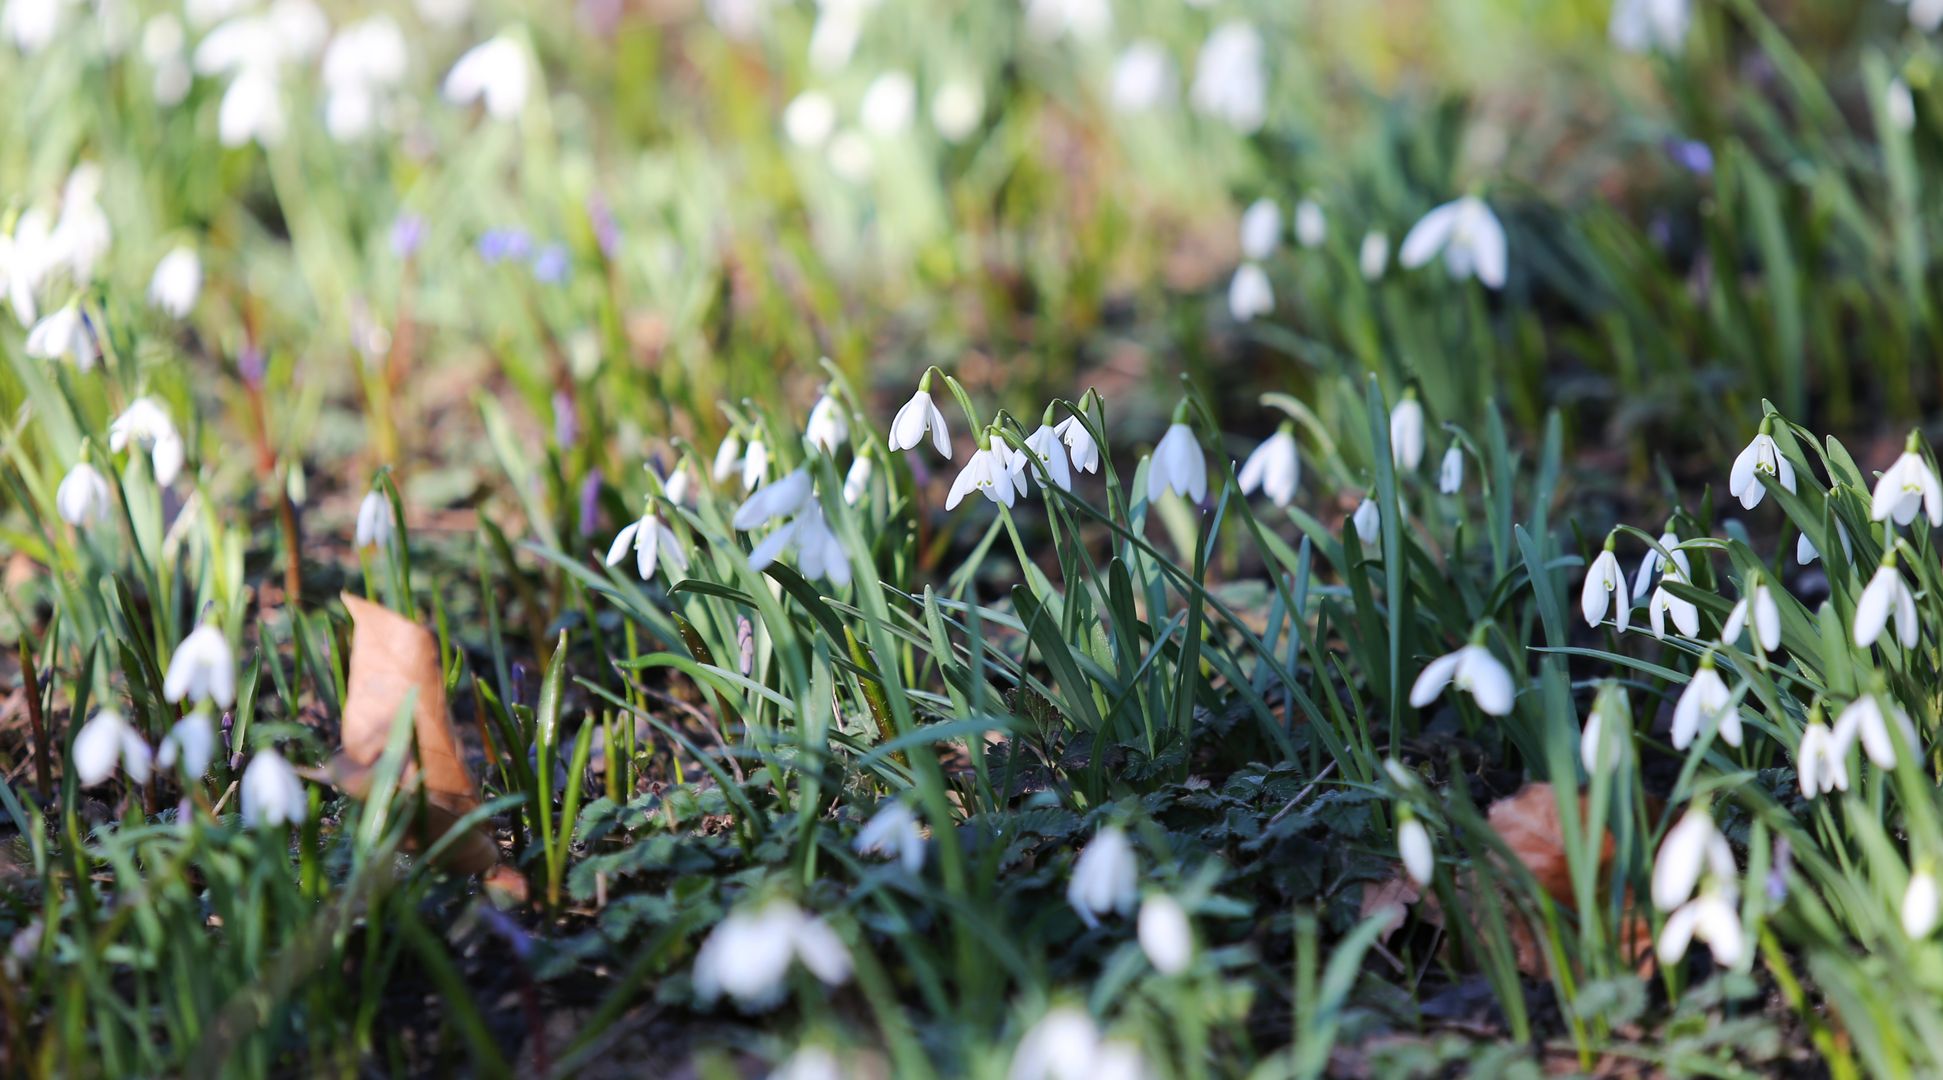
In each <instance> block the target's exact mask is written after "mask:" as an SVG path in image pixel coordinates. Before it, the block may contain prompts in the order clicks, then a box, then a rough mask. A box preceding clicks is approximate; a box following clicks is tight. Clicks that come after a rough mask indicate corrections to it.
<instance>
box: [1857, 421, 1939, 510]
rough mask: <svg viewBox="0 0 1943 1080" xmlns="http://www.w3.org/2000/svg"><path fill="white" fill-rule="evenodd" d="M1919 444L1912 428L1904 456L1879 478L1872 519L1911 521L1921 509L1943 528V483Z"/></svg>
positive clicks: (1870, 504) (1872, 495)
mask: <svg viewBox="0 0 1943 1080" xmlns="http://www.w3.org/2000/svg"><path fill="white" fill-rule="evenodd" d="M1916 447H1917V442H1916V433H1915V432H1910V435H1909V445H1908V447H1907V448H1906V449H1904V450H1903V454H1902V456H1901V457H1899V458H1897V459H1896V460H1895V462H1894V464H1891V465H1890V466H1889V467H1888V468H1887V469H1885V470H1883V473H1882V476H1881V478H1880V479H1878V480H1877V481H1876V487H1875V491H1874V492H1873V493H1872V494H1871V496H1870V499H1869V520H1871V521H1894V522H1895V523H1896V524H1897V525H1908V524H1909V523H1910V522H1912V521H1914V520H1916V513H1917V511H1919V510H1920V511H1922V512H1923V514H1924V516H1925V517H1928V518H1929V522H1930V525H1931V526H1932V527H1934V528H1943V484H1939V483H1938V482H1937V479H1936V474H1935V473H1934V472H1932V471H1930V467H1929V463H1928V462H1926V461H1924V460H1923V457H1922V455H1921V454H1919V453H1917V449H1916Z"/></svg>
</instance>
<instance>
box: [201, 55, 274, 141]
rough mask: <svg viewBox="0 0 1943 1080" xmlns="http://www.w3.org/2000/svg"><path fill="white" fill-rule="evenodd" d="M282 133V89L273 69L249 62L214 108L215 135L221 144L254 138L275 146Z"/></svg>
mask: <svg viewBox="0 0 1943 1080" xmlns="http://www.w3.org/2000/svg"><path fill="white" fill-rule="evenodd" d="M283 132H284V115H283V91H282V89H281V88H280V87H278V85H277V77H276V73H275V70H274V69H273V68H271V67H270V66H269V65H267V64H252V65H251V66H249V67H246V68H244V69H243V70H242V71H240V72H238V73H237V75H236V77H235V78H234V79H232V80H231V81H230V84H229V89H228V90H225V91H224V92H223V100H222V104H221V105H220V106H218V107H217V111H216V134H217V137H218V138H219V139H220V140H221V141H222V144H223V145H224V146H228V147H238V146H244V145H246V144H248V143H250V142H252V141H254V142H256V143H257V144H258V145H260V146H275V145H276V144H277V143H278V142H281V141H282V140H283Z"/></svg>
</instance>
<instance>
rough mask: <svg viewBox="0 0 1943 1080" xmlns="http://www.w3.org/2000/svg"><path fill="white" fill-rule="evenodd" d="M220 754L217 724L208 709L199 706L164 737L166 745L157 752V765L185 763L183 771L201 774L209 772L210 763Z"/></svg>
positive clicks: (170, 767) (163, 742) (165, 765)
mask: <svg viewBox="0 0 1943 1080" xmlns="http://www.w3.org/2000/svg"><path fill="white" fill-rule="evenodd" d="M215 755H216V724H215V721H213V720H211V719H210V718H209V712H208V710H206V709H196V710H195V711H193V712H191V713H190V714H189V715H187V716H185V717H183V718H182V719H180V720H177V721H176V722H175V725H174V726H173V727H171V728H169V733H168V734H167V735H165V736H163V737H162V745H161V747H160V748H158V749H157V750H156V752H155V764H156V765H157V766H159V767H161V768H164V769H172V768H174V767H175V765H176V763H177V762H178V761H180V762H181V763H182V771H184V772H186V773H188V774H189V775H190V776H201V775H202V774H203V773H205V772H208V771H209V762H210V761H211V760H212V759H214V757H215Z"/></svg>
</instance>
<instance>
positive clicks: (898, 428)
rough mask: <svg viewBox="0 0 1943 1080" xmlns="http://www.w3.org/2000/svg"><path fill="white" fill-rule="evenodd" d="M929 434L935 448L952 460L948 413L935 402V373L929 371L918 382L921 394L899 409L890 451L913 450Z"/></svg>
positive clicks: (893, 426) (894, 420)
mask: <svg viewBox="0 0 1943 1080" xmlns="http://www.w3.org/2000/svg"><path fill="white" fill-rule="evenodd" d="M926 432H930V433H931V448H932V449H934V450H936V451H937V452H938V456H939V457H941V458H944V459H945V460H946V461H950V460H951V433H950V432H949V431H947V430H945V414H944V412H943V411H942V410H940V409H939V408H938V405H937V403H936V402H934V401H932V400H931V372H930V371H926V372H925V373H924V375H923V376H922V377H921V378H920V379H919V380H918V389H917V393H915V394H912V395H911V400H909V401H907V402H905V403H904V405H903V407H902V408H900V409H898V410H897V415H896V416H893V417H891V436H890V444H889V445H890V448H891V449H892V450H909V449H912V448H913V447H915V446H917V445H918V444H919V443H921V442H923V441H924V435H925V433H926Z"/></svg>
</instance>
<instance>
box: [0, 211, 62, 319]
mask: <svg viewBox="0 0 1943 1080" xmlns="http://www.w3.org/2000/svg"><path fill="white" fill-rule="evenodd" d="M53 231H54V223H53V219H52V218H51V217H49V216H48V213H47V211H46V210H44V209H42V208H40V207H29V208H28V209H26V210H25V211H23V212H22V213H21V215H20V217H19V218H18V219H17V220H16V221H15V222H14V227H13V232H12V233H9V234H0V280H4V281H5V283H6V293H7V302H8V303H9V304H11V305H12V306H13V312H14V318H15V319H17V320H19V321H20V325H22V326H28V325H31V324H32V323H33V322H34V318H35V316H36V315H37V314H38V313H39V305H38V304H36V303H35V295H36V293H37V292H38V291H39V289H40V286H41V284H42V282H43V281H45V280H46V278H47V275H48V273H49V271H50V270H52V269H53V267H54V265H55V263H56V261H57V260H56V258H55V255H56V252H55V251H54V248H53V239H52V237H53Z"/></svg>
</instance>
